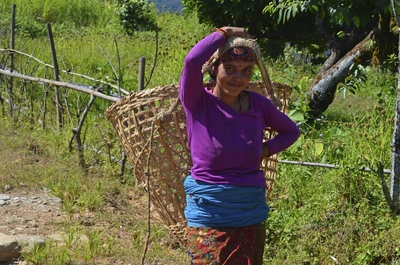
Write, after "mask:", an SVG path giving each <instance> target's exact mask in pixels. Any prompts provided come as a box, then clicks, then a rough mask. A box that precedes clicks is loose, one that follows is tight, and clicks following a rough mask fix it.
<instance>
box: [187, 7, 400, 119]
mask: <svg viewBox="0 0 400 265" xmlns="http://www.w3.org/2000/svg"><path fill="white" fill-rule="evenodd" d="M182 4H183V6H184V10H186V11H191V12H193V11H194V12H197V14H198V17H199V20H200V22H201V23H205V24H210V25H213V26H222V25H228V24H230V25H237V26H243V27H247V28H248V30H249V33H250V34H252V35H253V36H255V37H256V38H258V39H266V40H267V43H270V42H273V43H275V44H278V47H280V50H279V51H280V52H282V51H283V47H284V45H285V44H287V43H290V44H291V45H294V46H296V47H298V48H299V49H301V48H304V47H307V48H308V49H309V50H310V51H311V52H312V53H313V54H321V53H322V52H323V51H329V55H328V56H326V58H325V62H324V63H323V65H322V67H321V68H320V70H319V73H318V74H317V76H316V77H315V79H314V82H313V83H312V85H311V88H310V101H309V106H310V112H309V114H310V116H311V117H313V118H315V117H318V116H319V115H321V114H322V113H323V112H324V111H325V110H326V109H327V108H328V106H329V105H330V104H331V103H332V101H333V99H334V95H335V92H336V89H337V85H338V84H339V83H340V82H342V81H344V80H345V78H346V77H347V76H348V75H349V74H350V73H351V70H352V69H355V67H354V65H355V64H359V63H366V62H369V61H371V62H372V63H373V65H379V64H380V63H382V62H383V61H384V60H385V59H386V58H387V56H388V54H391V53H393V52H394V51H395V49H396V46H395V43H396V41H397V39H396V36H395V34H394V33H392V32H391V31H390V23H391V8H390V2H389V0H356V1H355V0H320V1H317V0H248V1H241V0H230V1H226V0H209V1H201V0H183V1H182ZM266 50H268V49H266Z"/></svg>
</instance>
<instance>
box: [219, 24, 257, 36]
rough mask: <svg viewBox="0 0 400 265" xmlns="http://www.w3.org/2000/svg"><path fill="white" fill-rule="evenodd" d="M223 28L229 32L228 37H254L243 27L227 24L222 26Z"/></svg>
mask: <svg viewBox="0 0 400 265" xmlns="http://www.w3.org/2000/svg"><path fill="white" fill-rule="evenodd" d="M221 29H222V30H224V31H225V32H226V33H227V34H228V37H231V36H238V37H243V38H252V36H251V35H250V34H249V33H247V31H246V30H245V29H244V28H241V27H230V26H225V27H222V28H221Z"/></svg>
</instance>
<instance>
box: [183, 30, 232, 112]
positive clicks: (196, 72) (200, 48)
mask: <svg viewBox="0 0 400 265" xmlns="http://www.w3.org/2000/svg"><path fill="white" fill-rule="evenodd" d="M224 43H225V37H224V36H223V35H222V34H220V33H218V32H213V33H211V34H210V35H208V36H207V37H205V38H204V39H202V40H201V41H199V42H198V43H197V44H196V45H195V46H194V47H193V48H192V49H191V50H190V51H189V53H188V54H187V55H186V58H185V60H184V63H183V70H182V73H181V77H180V81H179V96H180V99H181V101H182V104H183V105H184V106H185V107H186V108H189V109H190V108H195V107H196V106H197V103H198V100H200V98H201V93H203V91H204V88H203V73H202V72H201V69H202V66H203V64H204V63H205V62H206V61H207V60H208V59H209V58H210V57H211V56H212V55H213V53H214V52H215V51H216V50H217V49H218V48H219V47H220V46H222V45H223V44H224Z"/></svg>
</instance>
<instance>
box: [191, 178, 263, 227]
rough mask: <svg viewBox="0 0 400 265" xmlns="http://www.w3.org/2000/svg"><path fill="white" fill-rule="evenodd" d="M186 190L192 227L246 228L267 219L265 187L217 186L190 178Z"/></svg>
mask: <svg viewBox="0 0 400 265" xmlns="http://www.w3.org/2000/svg"><path fill="white" fill-rule="evenodd" d="M184 188H185V193H186V208H185V217H186V219H187V221H188V226H190V227H243V226H249V225H253V224H257V223H261V222H263V221H265V220H266V219H267V217H268V212H269V207H268V205H267V202H266V199H265V189H264V188H262V187H249V186H233V185H215V184H209V183H207V182H203V181H196V180H194V179H193V178H192V176H188V177H187V178H186V180H185V183H184Z"/></svg>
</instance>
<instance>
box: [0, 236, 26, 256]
mask: <svg viewBox="0 0 400 265" xmlns="http://www.w3.org/2000/svg"><path fill="white" fill-rule="evenodd" d="M20 251H21V247H20V246H19V245H18V242H17V240H16V239H15V237H14V236H10V235H6V234H2V233H0V262H3V261H10V260H12V259H15V258H18V257H19V256H20Z"/></svg>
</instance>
